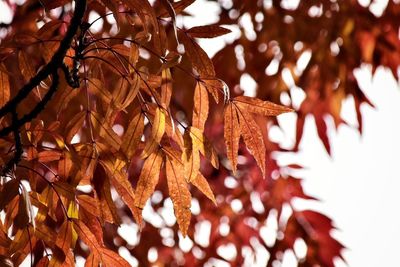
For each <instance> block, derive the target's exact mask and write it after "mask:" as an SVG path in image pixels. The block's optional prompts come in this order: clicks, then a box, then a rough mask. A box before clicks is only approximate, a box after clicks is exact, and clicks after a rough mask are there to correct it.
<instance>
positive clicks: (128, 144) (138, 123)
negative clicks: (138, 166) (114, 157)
mask: <svg viewBox="0 0 400 267" xmlns="http://www.w3.org/2000/svg"><path fill="white" fill-rule="evenodd" d="M143 130H144V115H143V113H142V112H139V113H137V114H136V115H135V116H134V117H133V119H132V120H131V121H130V122H129V125H128V129H127V130H126V132H125V134H124V136H123V138H122V145H121V150H122V152H124V153H125V155H126V156H127V157H128V159H130V158H132V156H133V154H135V151H136V149H137V148H138V144H139V142H140V139H141V138H142V135H143Z"/></svg>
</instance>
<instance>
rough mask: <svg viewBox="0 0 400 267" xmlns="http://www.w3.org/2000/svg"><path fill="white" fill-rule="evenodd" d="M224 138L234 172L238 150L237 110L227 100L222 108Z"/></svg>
mask: <svg viewBox="0 0 400 267" xmlns="http://www.w3.org/2000/svg"><path fill="white" fill-rule="evenodd" d="M224 139H225V145H226V154H227V157H228V159H229V160H230V162H231V165H232V171H233V173H235V172H236V166H237V156H238V151H239V140H240V126H239V117H238V114H237V110H236V107H235V106H234V104H233V103H232V102H229V103H228V104H227V105H226V106H225V109H224Z"/></svg>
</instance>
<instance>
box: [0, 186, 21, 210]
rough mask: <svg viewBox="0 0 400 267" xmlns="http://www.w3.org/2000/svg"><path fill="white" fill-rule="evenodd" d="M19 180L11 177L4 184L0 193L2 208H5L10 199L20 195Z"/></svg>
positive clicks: (0, 206) (0, 207)
mask: <svg viewBox="0 0 400 267" xmlns="http://www.w3.org/2000/svg"><path fill="white" fill-rule="evenodd" d="M18 188H19V181H18V179H11V180H10V181H8V182H7V183H5V184H4V186H3V189H2V190H1V194H0V210H3V209H4V208H5V206H7V205H8V203H10V201H11V200H12V199H13V198H14V197H15V196H16V195H18Z"/></svg>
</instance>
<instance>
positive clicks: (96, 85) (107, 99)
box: [88, 78, 112, 104]
mask: <svg viewBox="0 0 400 267" xmlns="http://www.w3.org/2000/svg"><path fill="white" fill-rule="evenodd" d="M88 82H89V83H88V89H89V92H90V93H91V94H93V95H96V96H97V97H99V98H100V99H101V100H103V101H104V103H105V104H110V103H111V100H112V95H111V93H110V91H108V90H107V89H106V88H105V86H104V84H103V82H102V81H100V80H99V79H96V78H91V79H88Z"/></svg>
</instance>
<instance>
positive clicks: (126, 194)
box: [111, 171, 142, 225]
mask: <svg viewBox="0 0 400 267" xmlns="http://www.w3.org/2000/svg"><path fill="white" fill-rule="evenodd" d="M111 178H112V179H111V183H112V184H113V186H114V188H115V190H116V191H117V192H118V194H119V195H120V196H121V197H122V200H123V201H124V202H125V204H126V205H127V206H128V208H129V209H130V210H131V212H132V215H133V217H134V218H135V221H136V222H137V223H138V224H139V225H140V224H141V222H142V218H141V212H140V211H139V209H138V208H137V207H136V206H135V193H134V191H133V188H132V185H131V183H130V182H129V180H128V176H127V175H123V174H122V173H121V172H120V171H114V172H113V173H112V174H111Z"/></svg>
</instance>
